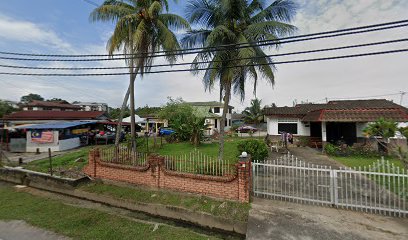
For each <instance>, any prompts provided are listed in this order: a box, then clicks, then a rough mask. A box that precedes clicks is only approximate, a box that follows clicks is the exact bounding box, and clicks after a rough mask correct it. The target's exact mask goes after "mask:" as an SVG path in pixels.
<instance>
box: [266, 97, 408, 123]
mask: <svg viewBox="0 0 408 240" xmlns="http://www.w3.org/2000/svg"><path fill="white" fill-rule="evenodd" d="M264 114H265V115H269V116H278V117H299V118H302V121H310V122H313V121H317V122H319V121H323V122H330V121H333V122H334V121H335V122H367V121H375V120H377V119H378V118H381V117H382V118H385V119H392V120H395V121H400V122H407V121H408V109H407V108H404V107H402V106H400V105H398V104H395V103H393V102H391V101H388V100H385V99H370V100H341V101H330V102H328V103H327V104H298V105H296V106H295V107H271V108H265V109H264Z"/></svg>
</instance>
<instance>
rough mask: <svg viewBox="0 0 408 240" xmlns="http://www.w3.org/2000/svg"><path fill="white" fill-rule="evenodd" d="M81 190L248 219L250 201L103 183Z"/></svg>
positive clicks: (229, 217)
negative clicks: (217, 198) (228, 199)
mask: <svg viewBox="0 0 408 240" xmlns="http://www.w3.org/2000/svg"><path fill="white" fill-rule="evenodd" d="M80 189H81V190H84V191H88V192H92V193H97V194H102V195H108V196H111V197H114V198H117V199H122V200H130V201H133V202H140V203H158V204H164V205H172V206H179V207H184V208H187V209H190V210H193V211H198V212H206V213H210V214H212V215H214V216H219V217H223V218H228V219H231V220H235V221H241V222H245V221H247V219H248V213H249V209H250V204H249V203H239V202H233V201H218V200H215V199H211V198H208V197H203V196H195V195H189V194H182V193H175V192H169V191H156V190H150V189H149V190H148V189H144V188H140V187H122V186H114V185H109V184H102V183H92V184H88V185H84V186H82V187H81V188H80Z"/></svg>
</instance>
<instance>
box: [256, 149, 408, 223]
mask: <svg viewBox="0 0 408 240" xmlns="http://www.w3.org/2000/svg"><path fill="white" fill-rule="evenodd" d="M253 193H254V195H255V196H257V197H265V198H272V199H278V200H285V201H293V202H298V203H311V204H317V205H327V206H334V207H338V208H345V209H352V210H361V211H365V212H370V213H379V214H384V215H392V216H399V217H408V172H407V170H404V169H402V168H399V167H397V166H395V165H394V164H392V163H390V162H389V161H385V160H384V159H382V160H378V161H377V162H375V163H374V164H372V165H370V166H368V167H363V168H362V167H358V168H340V169H332V168H330V167H328V166H320V165H314V164H309V163H305V162H303V161H300V160H298V159H297V158H296V157H294V156H293V155H285V156H283V157H281V158H279V159H276V160H273V161H266V162H259V161H254V162H253Z"/></svg>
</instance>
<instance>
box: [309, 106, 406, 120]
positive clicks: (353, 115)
mask: <svg viewBox="0 0 408 240" xmlns="http://www.w3.org/2000/svg"><path fill="white" fill-rule="evenodd" d="M379 118H385V119H388V120H394V121H397V122H407V121H408V114H407V112H404V111H403V110H402V109H396V108H389V109H385V108H377V109H349V110H345V109H337V110H333V109H324V110H317V111H313V112H310V113H308V114H306V116H305V117H303V119H302V121H305V122H373V121H376V120H378V119H379Z"/></svg>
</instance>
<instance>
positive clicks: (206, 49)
mask: <svg viewBox="0 0 408 240" xmlns="http://www.w3.org/2000/svg"><path fill="white" fill-rule="evenodd" d="M399 22H408V20H404V21H399ZM393 23H395V22H393ZM385 24H390V23H384V24H377V25H385ZM371 26H376V25H371ZM406 26H408V24H401V25H394V26H387V27H381V28H374V29H366V30H361V31H354V32H347V31H349V30H347V29H342V30H337V31H331V32H341V33H339V34H334V35H328V36H318V37H309V38H304V37H305V36H315V35H324V34H327V33H330V32H322V33H313V34H307V35H298V36H293V37H286V38H280V39H276V40H268V42H263V43H262V41H258V42H253V43H250V44H249V45H248V43H245V44H246V46H242V45H243V44H229V45H228V46H230V47H232V46H234V49H241V48H249V47H260V46H270V45H275V44H287V43H294V42H302V41H310V40H316V39H322V38H332V37H339V36H345V35H352V34H359V33H367V32H373V31H381V30H388V29H393V28H399V27H406ZM365 28H369V26H364V27H358V28H355V29H365ZM298 38H301V39H298ZM287 39H294V40H288V41H282V40H287ZM218 50H227V49H226V45H219V46H216V47H203V48H188V49H183V50H178V51H177V50H176V51H157V52H147V53H136V54H112V55H109V54H92V55H86V54H83V55H55V54H31V53H15V52H4V51H3V52H0V54H4V55H18V56H36V57H71V58H78V57H102V56H104V57H109V58H95V59H43V58H15V57H3V56H1V57H0V59H7V60H18V61H60V62H64V61H113V60H126V59H129V58H128V57H121V58H112V56H123V55H125V56H135V57H134V58H138V56H144V55H146V54H148V55H149V54H156V53H165V52H168V53H170V54H156V55H150V56H149V57H151V58H155V57H165V56H177V55H188V54H196V53H202V52H212V51H218Z"/></svg>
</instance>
